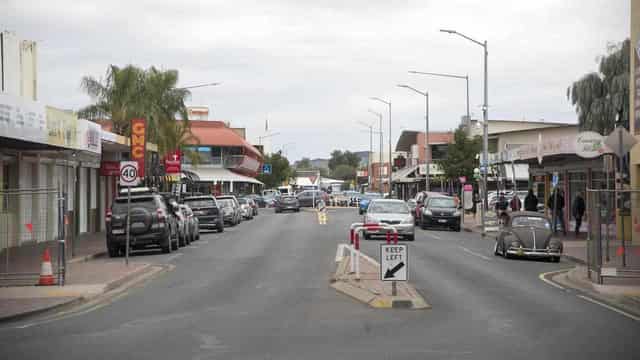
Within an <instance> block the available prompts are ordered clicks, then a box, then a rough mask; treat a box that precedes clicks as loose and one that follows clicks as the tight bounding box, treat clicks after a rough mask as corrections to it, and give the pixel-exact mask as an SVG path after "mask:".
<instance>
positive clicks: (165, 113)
mask: <svg viewBox="0 0 640 360" xmlns="http://www.w3.org/2000/svg"><path fill="white" fill-rule="evenodd" d="M177 83H178V71H177V70H159V69H157V68H155V67H150V68H149V69H147V70H144V69H140V68H138V67H136V66H133V65H127V66H125V67H123V68H120V67H118V66H115V65H110V66H109V68H108V69H107V74H106V77H105V79H104V80H101V79H100V80H99V79H95V78H93V77H91V76H85V77H83V78H82V82H81V87H82V89H83V90H84V91H85V92H86V93H87V94H88V95H89V96H90V97H91V98H92V100H93V102H94V103H93V104H91V105H89V106H87V107H85V108H83V109H81V110H80V111H79V115H80V116H81V117H84V118H87V119H89V120H99V119H110V120H111V121H112V123H113V131H114V132H116V133H118V134H122V135H125V136H128V135H129V134H130V129H129V126H130V121H131V119H133V118H137V117H141V118H144V119H146V121H147V136H148V140H149V141H151V142H154V143H157V144H158V148H159V149H158V150H159V152H160V154H161V155H164V154H166V153H167V152H169V151H173V150H176V149H178V148H180V147H182V146H183V145H185V144H186V142H187V141H190V140H194V139H195V138H194V136H193V134H191V130H190V129H191V126H190V124H189V120H188V117H187V108H186V106H185V101H186V99H187V98H188V97H189V96H190V93H189V91H188V90H185V89H180V88H176V84H177ZM177 116H179V117H180V118H181V119H183V120H182V121H180V122H177V121H176V117H177Z"/></svg>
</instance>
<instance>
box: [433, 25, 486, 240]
mask: <svg viewBox="0 0 640 360" xmlns="http://www.w3.org/2000/svg"><path fill="white" fill-rule="evenodd" d="M440 31H441V32H445V33H448V34H454V35H458V36H460V37H463V38H465V39H467V40H469V41H471V42H473V43H475V44H477V45H480V46H482V48H483V49H484V104H482V120H483V124H482V158H481V159H480V169H481V171H482V170H484V171H482V183H483V187H484V194H483V199H482V207H481V209H482V236H484V235H485V234H486V219H485V217H486V212H487V208H488V205H489V199H488V196H487V166H488V163H489V154H488V153H489V94H488V92H489V91H488V89H489V84H488V82H489V80H488V74H487V73H488V71H487V60H488V57H489V52H488V45H487V41H486V40H485V41H483V42H481V41H478V40H475V39H473V38H470V37H468V36H466V35H464V34H461V33H459V32H457V31H455V30H446V29H441V30H440Z"/></svg>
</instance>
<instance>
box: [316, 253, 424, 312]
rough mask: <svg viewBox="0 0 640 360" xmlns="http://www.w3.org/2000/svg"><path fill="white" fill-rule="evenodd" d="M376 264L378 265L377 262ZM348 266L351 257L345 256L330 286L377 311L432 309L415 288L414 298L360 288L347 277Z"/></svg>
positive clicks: (339, 263) (367, 259) (367, 258)
mask: <svg viewBox="0 0 640 360" xmlns="http://www.w3.org/2000/svg"><path fill="white" fill-rule="evenodd" d="M363 255H364V254H363ZM362 258H363V259H365V261H370V262H375V260H373V259H371V258H369V257H368V256H363V257H362ZM375 263H376V264H377V262H375ZM348 264H349V257H348V256H344V257H343V258H342V260H341V261H340V262H338V265H337V268H336V272H335V273H334V274H333V275H332V276H331V280H330V285H329V286H331V287H332V288H334V289H335V290H336V291H338V292H341V293H343V294H345V295H347V296H349V297H351V298H353V299H355V300H358V301H360V302H362V303H364V304H367V305H369V306H371V307H372V308H375V309H412V310H422V309H431V305H429V304H428V303H427V302H426V301H425V300H424V298H423V297H422V296H421V295H420V294H419V293H418V291H417V290H416V289H415V288H414V287H413V286H411V290H412V293H413V296H410V297H404V296H383V295H381V294H380V293H378V292H376V291H374V290H371V289H367V288H365V287H362V286H358V285H359V282H358V281H356V280H351V279H349V277H348V276H347V272H348V270H347V267H348ZM378 266H379V265H378Z"/></svg>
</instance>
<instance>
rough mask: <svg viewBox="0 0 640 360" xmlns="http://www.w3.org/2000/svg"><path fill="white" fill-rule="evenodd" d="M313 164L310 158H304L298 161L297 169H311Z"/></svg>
mask: <svg viewBox="0 0 640 360" xmlns="http://www.w3.org/2000/svg"><path fill="white" fill-rule="evenodd" d="M312 167H313V166H312V165H311V160H309V158H306V157H305V158H302V159H300V161H298V162H297V163H296V169H300V170H303V169H311V168H312Z"/></svg>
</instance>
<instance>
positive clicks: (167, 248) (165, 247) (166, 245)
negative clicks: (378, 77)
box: [162, 231, 171, 254]
mask: <svg viewBox="0 0 640 360" xmlns="http://www.w3.org/2000/svg"><path fill="white" fill-rule="evenodd" d="M162 252H163V253H165V254H169V253H171V231H169V234H168V235H167V236H165V238H164V241H163V244H162Z"/></svg>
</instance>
